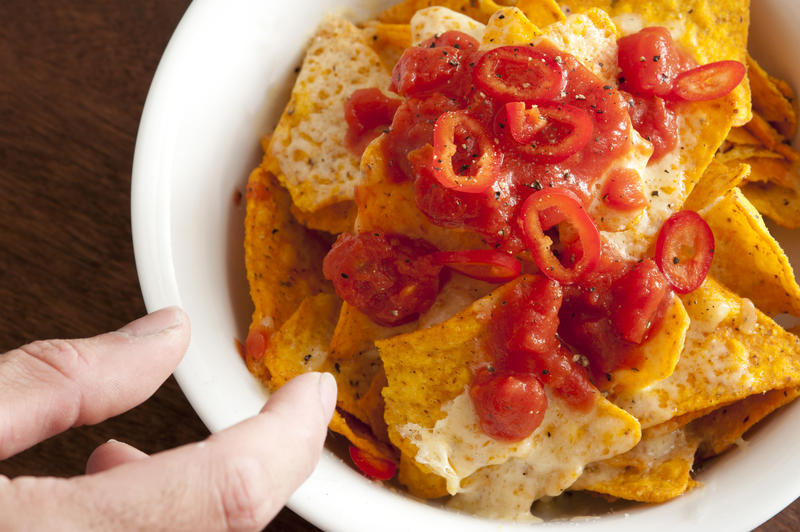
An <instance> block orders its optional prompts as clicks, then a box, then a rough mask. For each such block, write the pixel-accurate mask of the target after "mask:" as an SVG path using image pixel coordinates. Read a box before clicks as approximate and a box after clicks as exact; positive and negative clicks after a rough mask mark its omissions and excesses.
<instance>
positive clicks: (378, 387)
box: [357, 364, 389, 443]
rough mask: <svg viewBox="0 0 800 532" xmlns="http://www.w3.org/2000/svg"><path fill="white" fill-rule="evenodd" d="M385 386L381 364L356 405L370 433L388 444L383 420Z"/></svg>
mask: <svg viewBox="0 0 800 532" xmlns="http://www.w3.org/2000/svg"><path fill="white" fill-rule="evenodd" d="M387 384H388V382H387V381H386V373H385V372H384V371H383V364H381V366H380V369H379V370H378V371H377V372H376V373H375V375H374V376H373V378H372V382H371V383H370V385H369V389H368V390H367V393H365V394H364V396H363V397H361V399H359V401H358V405H357V409H358V410H360V411H361V412H363V413H364V416H365V418H366V422H367V425H369V426H370V428H371V429H372V433H373V434H374V435H375V436H376V437H377V438H378V439H380V440H381V441H384V442H386V443H388V442H389V432H388V427H387V426H386V420H384V419H383V411H384V410H386V403H385V402H384V400H383V389H384V388H385V387H386V385H387Z"/></svg>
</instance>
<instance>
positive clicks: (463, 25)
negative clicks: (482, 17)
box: [411, 6, 486, 46]
mask: <svg viewBox="0 0 800 532" xmlns="http://www.w3.org/2000/svg"><path fill="white" fill-rule="evenodd" d="M485 30H486V26H485V25H484V24H481V23H480V22H478V21H477V20H475V19H472V18H470V17H468V16H467V15H464V14H463V13H458V12H457V11H453V10H452V9H448V8H446V7H441V6H433V7H427V8H425V9H420V10H419V11H417V12H416V13H414V16H413V17H411V45H412V46H415V45H417V44H419V43H421V42H422V41H424V40H425V39H429V38H430V37H433V36H435V35H439V34H442V33H444V32H446V31H461V32H463V33H466V34H467V35H471V36H472V37H475V39H477V40H478V41H479V42H480V40H481V39H482V38H483V32H484V31H485Z"/></svg>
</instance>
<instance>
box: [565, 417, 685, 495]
mask: <svg viewBox="0 0 800 532" xmlns="http://www.w3.org/2000/svg"><path fill="white" fill-rule="evenodd" d="M697 445H698V438H696V437H692V436H688V437H687V434H686V433H685V432H684V431H683V430H677V431H674V432H671V433H668V434H664V435H657V436H653V435H650V434H648V431H645V432H644V434H643V435H642V441H640V442H639V444H638V445H637V446H636V447H634V448H633V449H631V450H630V451H628V452H627V453H624V454H621V455H618V456H614V457H612V458H609V459H607V460H604V461H602V462H596V463H593V464H589V465H587V466H586V468H585V469H584V471H583V474H582V475H581V476H580V478H579V479H578V480H577V481H576V482H575V484H573V485H572V487H571V488H570V489H571V490H588V491H594V492H596V493H603V494H605V495H610V496H612V497H619V498H621V499H627V500H631V501H641V502H649V503H657V502H664V501H668V500H670V499H674V498H675V497H677V496H679V495H681V494H683V493H684V492H686V490H688V489H689V488H691V487H692V486H693V485H694V484H695V482H694V480H692V478H691V476H690V473H691V471H692V464H693V463H694V453H695V449H697Z"/></svg>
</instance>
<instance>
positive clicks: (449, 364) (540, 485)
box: [376, 276, 640, 517]
mask: <svg viewBox="0 0 800 532" xmlns="http://www.w3.org/2000/svg"><path fill="white" fill-rule="evenodd" d="M528 280H529V279H528V277H527V276H523V277H520V278H518V279H517V280H516V281H513V282H511V283H509V284H506V285H504V286H502V287H500V288H498V289H497V290H495V291H494V292H492V293H491V294H489V295H488V296H486V297H484V298H482V299H480V300H478V301H476V302H475V303H473V304H472V305H471V306H469V307H468V308H467V309H465V310H464V311H462V312H460V313H459V314H457V315H456V316H454V317H453V318H451V319H449V320H447V321H445V322H442V323H440V324H438V325H434V326H432V327H430V328H427V329H422V330H418V331H415V332H413V333H409V334H405V335H400V336H395V337H392V338H389V339H386V340H380V341H378V342H376V344H377V346H378V348H379V350H380V353H381V358H382V359H383V361H384V367H385V371H386V376H387V379H388V383H389V384H388V386H387V387H386V388H385V389H384V392H383V393H384V398H385V400H386V416H385V417H386V421H387V424H388V425H389V437H390V438H391V440H392V442H393V443H394V444H395V445H397V446H398V447H399V448H400V449H401V451H402V452H403V453H405V454H407V455H409V456H414V458H415V459H416V460H417V462H420V463H421V464H424V465H425V466H426V467H427V468H428V469H430V470H431V471H432V472H435V473H436V474H437V475H439V476H441V477H443V478H445V479H446V480H447V489H448V491H449V492H450V493H451V494H456V493H457V494H458V495H457V496H456V497H454V498H453V500H452V504H453V505H455V506H456V507H459V508H466V507H468V508H469V509H470V510H471V511H473V512H475V513H478V514H481V515H495V514H496V515H500V514H505V513H506V512H507V511H509V510H512V511H513V512H514V516H515V517H524V515H525V514H527V515H528V516H529V515H530V505H531V503H532V502H533V501H534V500H535V499H538V498H539V497H541V496H543V495H557V494H558V493H561V491H563V490H564V489H566V488H567V487H568V486H569V485H570V484H571V483H572V482H574V480H575V479H576V478H577V477H578V475H579V473H580V470H581V468H582V467H583V466H584V465H585V464H586V463H589V462H592V461H597V460H602V459H604V458H607V457H610V456H613V455H614V454H618V453H621V452H625V451H626V450H628V449H630V448H631V447H633V445H635V444H636V443H637V442H638V440H639V437H640V430H639V425H638V423H637V422H636V420H635V419H634V418H633V417H631V416H630V415H628V414H627V413H625V412H624V411H622V410H620V409H619V408H617V407H615V406H614V405H612V404H611V403H609V402H608V401H607V400H606V399H604V398H603V397H602V396H601V395H600V394H595V397H594V404H593V405H591V407H590V408H588V410H583V411H580V410H578V409H576V408H575V407H572V406H570V405H569V404H568V403H567V402H566V401H564V399H562V398H561V397H560V396H558V395H557V394H555V393H553V392H552V390H550V388H549V387H548V386H545V390H546V393H547V405H548V406H547V410H546V412H545V416H544V419H543V421H542V423H541V425H540V426H539V427H538V428H537V429H536V430H535V431H534V432H533V433H532V434H531V435H530V436H528V437H526V438H525V439H523V440H521V441H519V442H513V443H510V442H504V441H499V440H495V439H493V438H491V437H489V436H488V435H486V434H485V433H484V432H483V431H482V430H481V428H480V426H479V421H478V416H477V413H476V412H475V409H474V407H473V404H472V400H471V398H470V397H469V394H468V393H467V392H466V389H467V387H468V385H469V384H470V382H471V380H472V373H471V370H470V366H471V365H473V364H476V363H479V362H482V361H485V360H490V355H489V354H487V353H486V352H485V351H484V347H483V346H484V341H485V337H486V335H487V334H488V327H489V317H490V316H491V314H492V312H493V309H495V308H497V307H498V306H500V305H502V301H503V298H504V297H505V294H506V293H507V292H508V291H509V290H513V289H514V286H515V284H516V283H524V282H528ZM489 466H491V467H489ZM506 468H512V469H513V470H514V472H520V473H521V472H523V471H528V472H529V473H530V475H529V476H527V477H524V476H522V475H513V474H506V473H508V471H507V470H506ZM503 478H505V479H506V481H508V479H511V478H513V479H522V480H521V482H523V484H522V487H521V488H520V489H519V490H517V491H516V495H515V497H508V492H507V491H502V493H503V494H504V496H502V497H501V496H496V497H492V496H491V493H490V492H491V491H492V490H490V489H488V487H487V486H488V485H489V483H492V484H491V485H492V486H496V485H499V484H497V483H498V482H502V479H503ZM478 493H481V494H485V496H480V497H479V496H477V495H476V494H478Z"/></svg>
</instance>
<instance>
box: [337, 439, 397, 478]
mask: <svg viewBox="0 0 800 532" xmlns="http://www.w3.org/2000/svg"><path fill="white" fill-rule="evenodd" d="M348 451H349V452H350V458H352V460H353V463H354V464H355V466H356V467H357V468H358V469H359V470H360V471H361V472H362V473H364V474H365V475H367V476H368V477H371V478H374V479H376V480H389V479H390V478H392V477H393V476H394V474H395V472H396V471H397V466H396V465H395V463H394V462H392V461H391V460H387V459H385V458H379V457H377V456H373V455H372V454H370V453H368V452H367V451H365V450H363V449H359V448H358V447H356V446H355V445H351V446H350V448H349V449H348Z"/></svg>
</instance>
